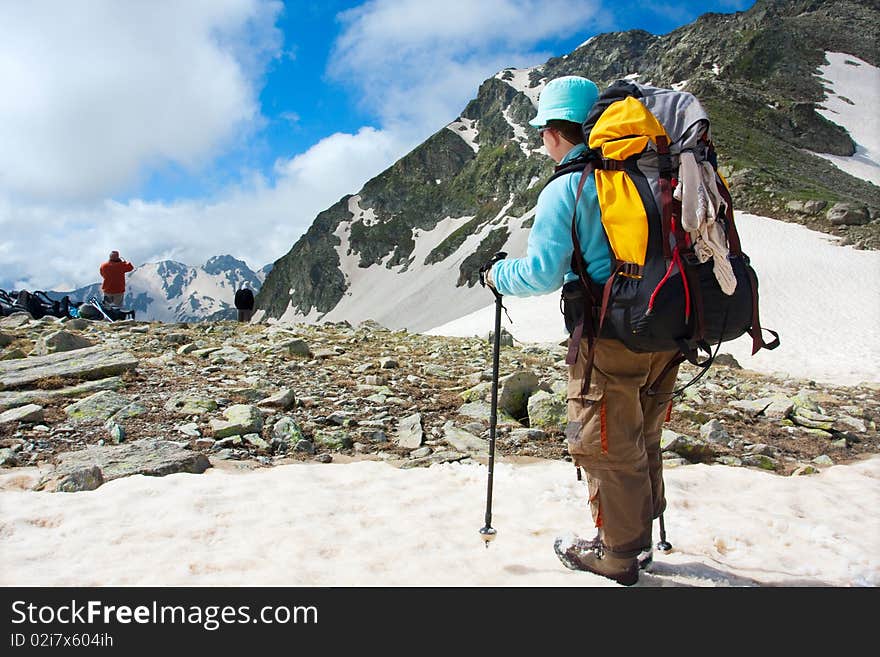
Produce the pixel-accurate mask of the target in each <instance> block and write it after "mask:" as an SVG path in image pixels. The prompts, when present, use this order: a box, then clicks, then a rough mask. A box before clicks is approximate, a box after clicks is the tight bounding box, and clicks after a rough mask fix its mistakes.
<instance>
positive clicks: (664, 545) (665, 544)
mask: <svg viewBox="0 0 880 657" xmlns="http://www.w3.org/2000/svg"><path fill="white" fill-rule="evenodd" d="M657 549H658V550H660V551H661V552H664V553H665V552H671V551H672V543H670V542H669V541H667V540H666V525H665V524H664V523H663V514H662V513H661V514H660V540H659V541H657Z"/></svg>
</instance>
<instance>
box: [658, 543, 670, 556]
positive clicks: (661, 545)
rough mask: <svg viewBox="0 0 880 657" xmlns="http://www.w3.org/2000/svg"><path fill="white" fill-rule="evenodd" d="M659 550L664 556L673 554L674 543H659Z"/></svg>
mask: <svg viewBox="0 0 880 657" xmlns="http://www.w3.org/2000/svg"><path fill="white" fill-rule="evenodd" d="M657 549H658V550H660V551H661V552H663V553H664V554H666V553H669V552H672V543H670V542H669V541H657Z"/></svg>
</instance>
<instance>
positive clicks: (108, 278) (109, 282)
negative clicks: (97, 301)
mask: <svg viewBox="0 0 880 657" xmlns="http://www.w3.org/2000/svg"><path fill="white" fill-rule="evenodd" d="M100 271H101V278H103V279H104V282H103V283H102V284H101V292H103V293H104V302H105V303H109V304H111V305H113V306H121V305H122V298H123V297H124V296H125V275H126V274H127V273H128V272H130V271H134V265H133V264H131V263H130V262H126V261H125V260H122V259H120V257H119V251H111V252H110V257H109V259H108V260H107V262H105V263H104V264H103V265H101V269H100Z"/></svg>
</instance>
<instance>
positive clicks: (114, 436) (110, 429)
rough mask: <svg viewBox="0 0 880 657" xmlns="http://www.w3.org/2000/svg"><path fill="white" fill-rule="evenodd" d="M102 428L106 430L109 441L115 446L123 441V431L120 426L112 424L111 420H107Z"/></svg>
mask: <svg viewBox="0 0 880 657" xmlns="http://www.w3.org/2000/svg"><path fill="white" fill-rule="evenodd" d="M104 426H105V427H106V429H107V433H108V434H110V439H111V440H112V441H113V442H114V443H115V444H117V445H118V444H119V443H121V442H122V441H123V440H125V429H123V428H122V425H120V424H118V423H116V422H114V421H113V420H107V422H106V423H105V424H104Z"/></svg>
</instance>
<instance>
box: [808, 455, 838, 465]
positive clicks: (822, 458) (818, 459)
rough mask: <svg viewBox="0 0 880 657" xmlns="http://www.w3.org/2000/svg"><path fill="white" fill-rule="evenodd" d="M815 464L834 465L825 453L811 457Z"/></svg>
mask: <svg viewBox="0 0 880 657" xmlns="http://www.w3.org/2000/svg"><path fill="white" fill-rule="evenodd" d="M812 462H813V463H815V464H816V465H834V461H832V460H831V457H830V456H828V455H827V454H821V455H819V456H817V457H816V458H814V459H813V461H812Z"/></svg>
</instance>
